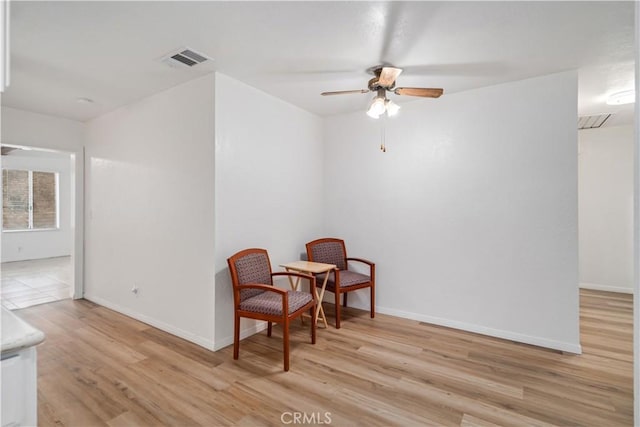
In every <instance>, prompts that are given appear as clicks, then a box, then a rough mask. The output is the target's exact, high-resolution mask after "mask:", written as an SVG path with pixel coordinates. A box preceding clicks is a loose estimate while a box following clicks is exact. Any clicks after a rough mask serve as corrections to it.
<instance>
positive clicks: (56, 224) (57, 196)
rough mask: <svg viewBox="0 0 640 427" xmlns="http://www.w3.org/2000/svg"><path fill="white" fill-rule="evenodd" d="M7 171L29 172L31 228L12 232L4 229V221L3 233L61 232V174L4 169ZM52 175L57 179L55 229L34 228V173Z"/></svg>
mask: <svg viewBox="0 0 640 427" xmlns="http://www.w3.org/2000/svg"><path fill="white" fill-rule="evenodd" d="M5 170H8V171H10V170H14V171H26V172H28V178H27V179H28V187H29V195H28V206H29V227H28V228H15V229H11V230H6V229H5V228H4V221H2V232H3V233H24V232H29V233H30V232H39V231H59V230H60V172H57V171H50V170H49V171H46V170H33V169H19V168H2V171H3V172H4V171H5ZM34 172H39V173H51V174H53V176H54V178H55V198H56V223H55V226H54V227H46V228H33V173H34ZM2 216H3V218H4V194H3V202H2Z"/></svg>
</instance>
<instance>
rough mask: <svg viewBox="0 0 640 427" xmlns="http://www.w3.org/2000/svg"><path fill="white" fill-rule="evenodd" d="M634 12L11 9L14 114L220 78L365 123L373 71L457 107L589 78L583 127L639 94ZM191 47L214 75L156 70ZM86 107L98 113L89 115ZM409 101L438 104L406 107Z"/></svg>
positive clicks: (312, 5) (484, 7)
mask: <svg viewBox="0 0 640 427" xmlns="http://www.w3.org/2000/svg"><path fill="white" fill-rule="evenodd" d="M633 8H634V3H633V2H632V1H626V2H610V1H605V2H591V1H588V2H574V1H571V2H557V1H554V2H267V1H261V2H204V1H202V2H189V3H185V2H151V1H147V2H52V1H48V2H22V1H20V2H13V3H12V10H11V13H12V14H11V53H12V56H11V58H12V62H11V72H12V75H11V86H10V87H9V88H8V89H7V90H6V92H5V93H4V94H3V96H2V104H3V105H6V106H10V107H14V108H19V109H25V110H30V111H35V112H40V113H44V114H51V115H55V116H62V117H68V118H71V119H76V120H83V121H84V120H88V119H91V118H93V117H97V116H99V115H101V114H104V113H106V112H108V111H111V110H113V109H115V108H117V107H120V106H123V105H126V104H129V103H131V102H134V101H136V100H138V99H141V98H143V97H145V96H148V95H151V94H153V93H156V92H159V91H161V90H163V89H166V88H169V87H171V86H175V85H177V84H180V83H182V82H185V81H187V80H190V79H193V78H196V77H198V76H200V75H203V74H206V73H209V72H211V71H213V70H215V71H219V72H222V73H225V74H227V75H229V76H231V77H234V78H236V79H238V80H241V81H243V82H245V83H247V84H249V85H252V86H254V87H256V88H259V89H261V90H263V91H265V92H267V93H270V94H272V95H274V96H276V97H279V98H282V99H284V100H285V101H288V102H290V103H292V104H295V105H297V106H299V107H301V108H303V109H305V110H308V111H311V112H313V113H316V114H319V115H323V116H324V115H332V114H338V113H343V112H349V111H356V110H364V108H365V106H366V105H367V103H368V102H369V100H370V98H371V95H370V94H366V95H361V94H359V95H344V96H334V97H322V96H320V95H319V94H320V92H323V91H328V90H347V89H360V88H366V83H367V81H368V79H369V78H370V77H371V76H370V75H369V74H367V72H366V70H367V69H368V68H370V67H372V66H374V65H378V64H382V63H387V64H392V65H395V66H398V67H403V68H404V69H405V71H404V73H403V74H402V75H401V76H400V77H399V78H398V86H419V87H425V86H426V87H442V88H444V89H445V95H444V96H446V94H448V93H455V92H459V91H463V90H468V89H472V88H477V87H482V86H487V85H493V84H498V83H502V82H507V81H514V80H520V79H524V78H528V77H533V76H538V75H544V74H550V73H554V72H559V71H564V70H569V69H578V70H579V113H580V115H584V114H593V113H603V112H617V114H616V115H615V116H614V117H612V118H611V119H610V120H609V122H608V125H612V124H620V123H630V122H631V121H632V120H633V106H632V105H631V106H624V107H611V106H607V105H605V103H604V101H605V100H606V98H607V96H608V95H609V94H611V93H615V92H618V91H622V90H627V89H632V88H633V80H634V45H633V15H634V14H633ZM184 46H188V47H190V48H192V49H194V50H196V51H199V52H202V53H205V54H207V55H209V56H210V57H212V58H214V61H213V63H211V64H210V65H209V66H205V64H202V65H200V66H198V67H195V68H193V69H175V68H170V67H168V66H166V65H164V64H162V63H160V62H159V61H158V58H160V57H162V56H163V55H164V54H166V53H168V52H170V51H172V50H174V49H177V48H179V47H184ZM78 97H84V98H90V99H92V100H94V101H95V102H94V103H93V104H81V103H78V102H77V101H76V99H77V98H78ZM392 97H393V99H394V100H395V101H397V102H398V103H402V102H407V101H416V100H417V102H437V100H432V99H419V98H412V97H398V96H395V95H392Z"/></svg>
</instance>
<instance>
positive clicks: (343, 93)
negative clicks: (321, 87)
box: [320, 89, 369, 96]
mask: <svg viewBox="0 0 640 427" xmlns="http://www.w3.org/2000/svg"><path fill="white" fill-rule="evenodd" d="M367 92H369V89H356V90H338V91H335V92H322V93H321V94H320V95H322V96H327V95H347V94H350V93H367Z"/></svg>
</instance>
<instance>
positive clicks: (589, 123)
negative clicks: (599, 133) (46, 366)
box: [578, 114, 611, 130]
mask: <svg viewBox="0 0 640 427" xmlns="http://www.w3.org/2000/svg"><path fill="white" fill-rule="evenodd" d="M609 117H611V114H596V115H595V116H580V117H578V130H582V129H597V128H599V127H602V125H603V124H604V122H606V121H607V120H608V119H609Z"/></svg>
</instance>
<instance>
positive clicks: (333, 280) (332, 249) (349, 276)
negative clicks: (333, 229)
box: [306, 238, 376, 329]
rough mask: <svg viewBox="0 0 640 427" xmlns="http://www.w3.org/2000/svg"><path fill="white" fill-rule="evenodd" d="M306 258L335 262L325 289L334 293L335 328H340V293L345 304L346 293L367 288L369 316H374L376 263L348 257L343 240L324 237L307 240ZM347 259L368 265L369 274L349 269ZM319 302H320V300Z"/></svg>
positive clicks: (320, 278)
mask: <svg viewBox="0 0 640 427" xmlns="http://www.w3.org/2000/svg"><path fill="white" fill-rule="evenodd" d="M306 247H307V258H308V259H309V261H313V262H323V263H326V264H335V265H336V266H337V270H336V271H335V272H331V273H329V279H328V280H327V287H326V290H327V291H329V292H333V293H334V295H335V305H336V329H340V295H343V302H344V306H345V307H346V306H347V294H348V293H349V292H352V291H356V290H358V289H364V288H369V291H370V292H371V318H374V317H375V295H376V292H375V283H376V265H375V264H374V263H373V262H371V261H368V260H366V259H362V258H348V257H347V249H346V248H345V245H344V240H341V239H333V238H324V239H317V240H314V241H313V242H309V243H307V245H306ZM348 261H355V262H360V263H363V264H366V265H368V266H369V275H368V276H367V275H364V274H360V273H356V272H355V271H351V270H349V264H348ZM318 280H319V281H321V282H322V281H323V280H324V274H320V275H318ZM320 303H321V302H320Z"/></svg>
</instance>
